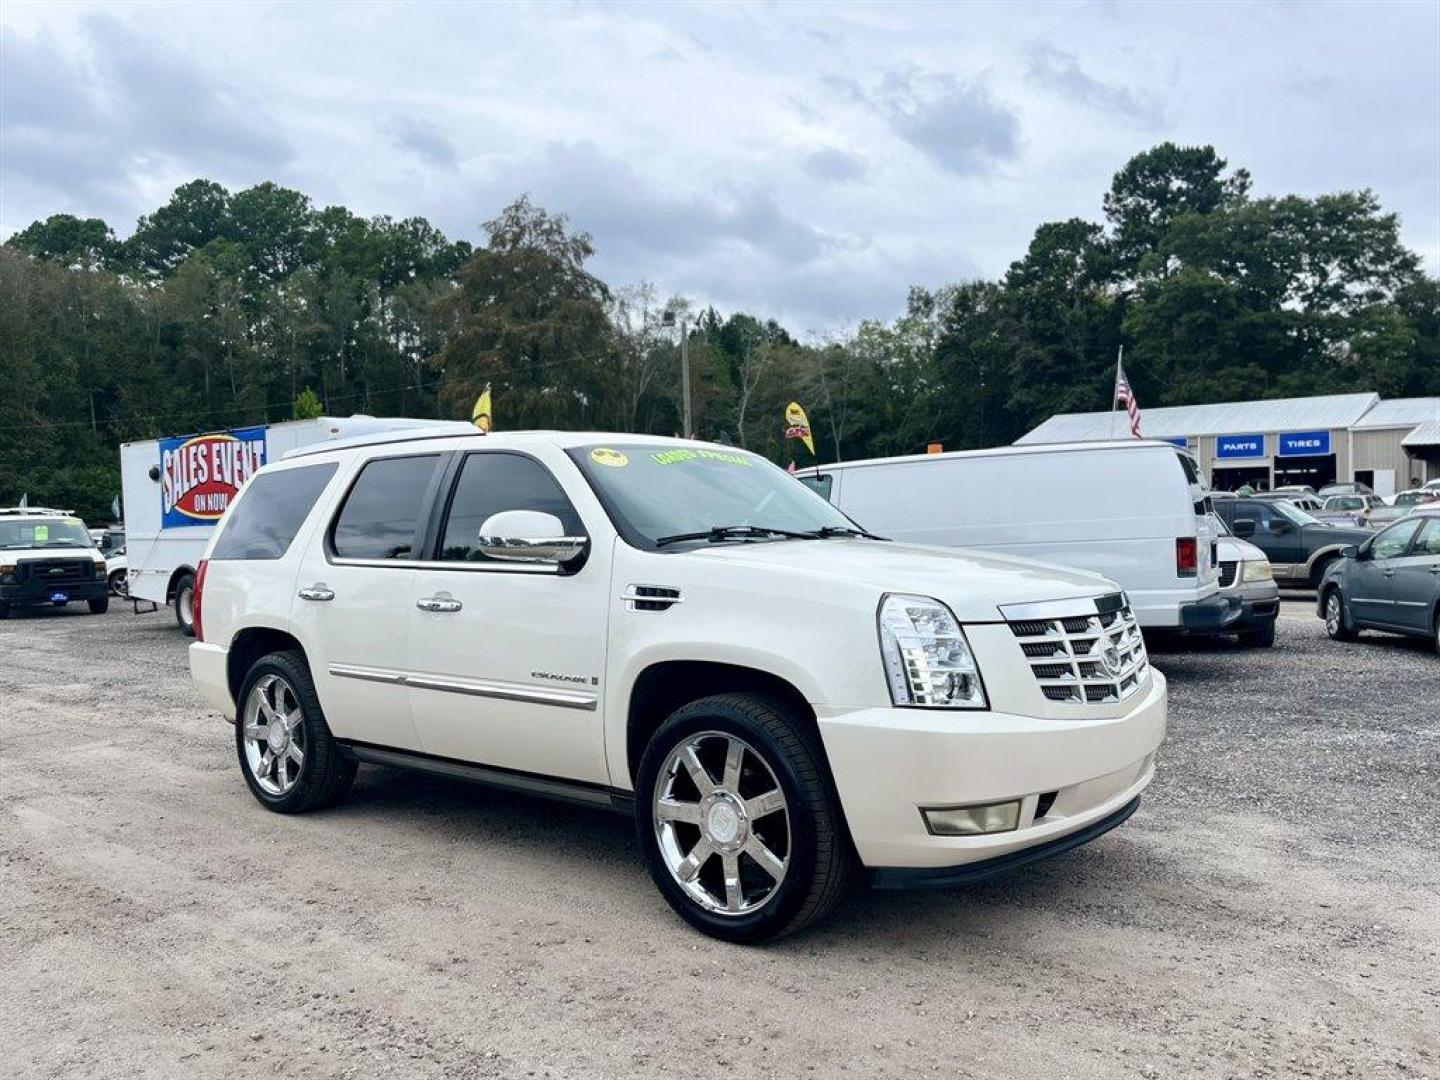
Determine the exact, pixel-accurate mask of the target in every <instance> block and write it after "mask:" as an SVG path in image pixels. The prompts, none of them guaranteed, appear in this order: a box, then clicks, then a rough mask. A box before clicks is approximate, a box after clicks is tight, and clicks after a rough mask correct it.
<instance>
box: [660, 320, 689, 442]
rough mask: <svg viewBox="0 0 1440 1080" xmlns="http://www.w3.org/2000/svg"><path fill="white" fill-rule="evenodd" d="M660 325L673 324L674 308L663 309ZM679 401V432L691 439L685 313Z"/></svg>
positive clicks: (682, 325)
mask: <svg viewBox="0 0 1440 1080" xmlns="http://www.w3.org/2000/svg"><path fill="white" fill-rule="evenodd" d="M660 325H661V326H674V325H675V309H674V308H666V309H665V314H663V315H662V316H660ZM680 402H681V411H682V414H683V420H682V423H681V431H680V434H681V435H683V436H684V437H685V438H687V439H693V438H694V437H695V431H694V426H693V425H692V424H691V422H690V320H689V317H688V316H685V315H681V316H680Z"/></svg>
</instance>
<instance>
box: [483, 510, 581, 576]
mask: <svg viewBox="0 0 1440 1080" xmlns="http://www.w3.org/2000/svg"><path fill="white" fill-rule="evenodd" d="M475 546H476V548H477V549H478V550H479V551H482V552H484V553H485V554H486V555H488V556H489V557H490V558H492V559H501V560H503V561H505V562H526V563H551V564H554V565H556V566H564V565H565V564H566V563H571V562H574V561H575V560H576V559H578V558H579V557H580V556H581V555H583V554H584V553H585V550H586V548H588V547H589V546H590V541H589V540H588V539H587V538H586V537H583V536H566V535H565V526H564V525H562V524H561V522H560V519H559V518H557V517H556V516H555V515H554V514H543V513H541V512H540V511H538V510H502V511H501V512H500V513H498V514H491V515H490V516H489V517H488V518H486V519H485V523H484V524H483V525H481V526H480V535H479V536H478V537H477V538H476V544H475Z"/></svg>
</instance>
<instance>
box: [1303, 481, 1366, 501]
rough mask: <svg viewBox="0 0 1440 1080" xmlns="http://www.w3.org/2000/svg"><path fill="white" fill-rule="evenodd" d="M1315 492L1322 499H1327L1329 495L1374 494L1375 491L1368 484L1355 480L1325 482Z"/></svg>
mask: <svg viewBox="0 0 1440 1080" xmlns="http://www.w3.org/2000/svg"><path fill="white" fill-rule="evenodd" d="M1316 494H1318V495H1319V496H1320V498H1322V499H1328V498H1329V497H1330V496H1331V495H1374V494H1375V492H1374V490H1373V489H1372V488H1371V487H1370V485H1369V484H1362V483H1360V482H1359V481H1358V480H1357V481H1347V482H1345V483H1341V484H1326V485H1325V486H1324V487H1322V488H1321V489H1320V490H1319V491H1318V492H1316Z"/></svg>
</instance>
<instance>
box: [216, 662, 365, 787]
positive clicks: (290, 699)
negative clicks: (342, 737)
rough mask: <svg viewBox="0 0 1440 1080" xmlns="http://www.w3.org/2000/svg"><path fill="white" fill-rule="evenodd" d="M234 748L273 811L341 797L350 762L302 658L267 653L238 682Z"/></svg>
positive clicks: (349, 774) (350, 772) (250, 781)
mask: <svg viewBox="0 0 1440 1080" xmlns="http://www.w3.org/2000/svg"><path fill="white" fill-rule="evenodd" d="M239 701H240V709H239V713H238V715H237V716H236V718H235V749H236V752H237V753H238V754H239V756H240V770H241V771H242V772H243V773H244V774H245V783H246V784H248V785H249V786H250V791H251V793H252V794H253V795H254V796H255V798H257V799H259V800H260V802H261V804H262V805H264V806H265V807H266V808H267V809H269V810H274V811H275V812H276V813H278V814H303V813H305V812H306V811H307V810H317V809H319V808H320V807H323V806H329V805H330V804H331V803H335V802H338V801H339V800H341V799H343V798H344V797H345V795H346V794H348V792H349V791H350V785H351V783H352V782H353V781H354V779H355V762H354V761H351V760H349V759H348V758H345V757H343V756H342V755H341V754H340V748H339V746H338V745H336V743H335V738H334V736H332V735H331V734H330V726H329V725H328V724H327V723H326V722H325V714H324V712H322V711H321V709H320V699H319V698H318V697H317V696H316V694H315V682H314V680H313V679H311V678H310V669H309V667H307V666H306V663H305V658H304V657H303V656H301V655H300V654H299V653H295V652H278V653H271V654H270V655H268V656H266V657H263V658H262V659H260V660H259V661H257V662H256V664H255V666H254V667H252V668H251V669H250V671H249V673H248V674H247V675H246V676H245V681H244V683H243V684H241V687H240V697H239Z"/></svg>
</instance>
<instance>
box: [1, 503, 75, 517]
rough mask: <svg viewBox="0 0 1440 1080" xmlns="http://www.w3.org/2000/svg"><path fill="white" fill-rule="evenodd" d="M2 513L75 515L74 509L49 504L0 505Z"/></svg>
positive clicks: (43, 515)
mask: <svg viewBox="0 0 1440 1080" xmlns="http://www.w3.org/2000/svg"><path fill="white" fill-rule="evenodd" d="M0 514H16V515H19V514H25V515H26V516H28V517H74V516H75V511H74V510H52V509H51V508H50V507H48V506H0Z"/></svg>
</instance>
